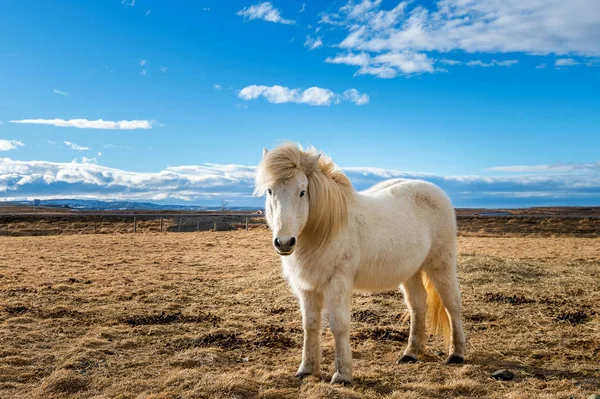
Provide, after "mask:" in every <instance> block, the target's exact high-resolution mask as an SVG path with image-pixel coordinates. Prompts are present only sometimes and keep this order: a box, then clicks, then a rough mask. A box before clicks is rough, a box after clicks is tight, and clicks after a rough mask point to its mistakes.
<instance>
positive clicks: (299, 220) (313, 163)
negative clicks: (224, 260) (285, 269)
mask: <svg viewBox="0 0 600 399" xmlns="http://www.w3.org/2000/svg"><path fill="white" fill-rule="evenodd" d="M254 193H255V194H256V195H266V204H265V209H266V212H265V214H266V218H267V223H268V224H269V227H271V230H272V231H273V245H274V246H275V250H276V251H277V253H278V254H280V255H283V256H286V255H291V254H292V253H293V252H294V249H295V248H298V246H299V245H300V246H301V247H302V250H304V248H309V247H310V248H311V251H313V252H314V253H317V252H318V251H319V250H320V249H321V248H323V247H325V246H326V245H327V244H328V243H329V242H330V240H331V238H332V237H333V236H334V235H335V234H336V233H337V232H338V231H340V230H341V229H342V228H343V227H344V226H346V222H347V219H348V206H349V203H350V202H351V201H352V200H353V198H354V193H355V192H354V188H353V187H352V184H351V183H350V180H348V178H347V177H346V176H345V175H344V174H343V173H342V172H341V171H340V170H339V169H338V168H337V167H336V166H335V165H334V163H333V162H332V161H331V160H330V159H329V158H328V157H327V156H321V154H320V153H318V152H317V151H316V150H314V149H311V150H308V151H304V150H302V148H299V147H298V146H297V145H295V144H291V143H290V144H284V145H281V146H279V147H277V148H275V149H273V150H271V151H267V150H264V151H263V159H262V161H261V162H260V164H259V165H258V169H257V173H256V189H255V191H254Z"/></svg>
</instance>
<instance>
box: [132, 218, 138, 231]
mask: <svg viewBox="0 0 600 399" xmlns="http://www.w3.org/2000/svg"><path fill="white" fill-rule="evenodd" d="M133 232H134V233H137V218H136V217H135V216H134V217H133Z"/></svg>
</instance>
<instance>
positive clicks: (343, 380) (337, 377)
mask: <svg viewBox="0 0 600 399" xmlns="http://www.w3.org/2000/svg"><path fill="white" fill-rule="evenodd" d="M350 382H352V379H351V378H350V377H345V376H343V375H342V374H340V373H338V372H337V371H336V372H335V374H334V375H333V377H331V383H332V384H342V385H347V384H350Z"/></svg>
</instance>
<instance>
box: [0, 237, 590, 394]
mask: <svg viewBox="0 0 600 399" xmlns="http://www.w3.org/2000/svg"><path fill="white" fill-rule="evenodd" d="M459 251H460V253H459V277H460V283H461V288H462V292H463V320H464V325H465V331H466V335H467V340H468V351H467V356H466V362H465V363H464V364H462V365H452V366H448V365H444V364H442V360H443V357H444V352H447V348H446V347H445V346H444V345H443V343H442V342H441V341H440V340H439V339H438V338H431V339H430V340H429V343H428V353H427V355H426V356H424V358H423V359H422V360H421V361H420V362H418V363H415V364H405V365H398V364H395V360H396V359H397V358H398V357H399V355H400V354H401V353H402V350H403V349H404V347H405V345H406V341H407V338H408V328H409V324H408V323H409V322H408V319H407V317H406V316H407V311H406V307H405V305H404V303H403V298H402V294H401V292H400V291H390V292H384V293H379V294H364V293H357V294H355V295H354V296H353V307H352V325H351V346H352V351H353V358H354V382H353V383H352V384H351V385H348V386H332V385H330V384H329V383H328V382H327V381H328V380H329V379H330V378H331V375H332V374H333V371H334V365H333V356H334V344H333V337H332V335H331V333H330V331H329V329H328V328H327V322H326V320H327V318H326V317H325V318H324V326H325V330H324V331H323V334H322V341H323V365H322V375H321V376H319V377H309V378H306V379H304V380H302V381H300V380H297V379H295V378H294V377H293V374H294V373H295V371H296V370H297V367H298V365H299V363H300V359H301V350H302V340H303V337H302V322H301V317H300V312H299V308H298V303H297V300H296V299H295V298H294V296H293V295H292V293H291V291H290V289H289V287H288V285H287V283H286V282H285V281H284V279H283V277H282V276H281V268H280V265H279V260H278V258H277V256H276V255H275V254H274V253H273V250H272V248H271V246H270V237H269V232H268V231H266V230H265V229H253V230H250V231H248V232H247V231H233V232H204V233H202V232H201V233H181V234H160V233H147V234H136V235H134V234H127V235H65V236H46V237H0V254H1V255H0V397H6V398H24V399H30V398H40V399H41V398H44V399H46V398H49V399H53V398H95V399H103V398H120V399H128V398H131V399H134V398H136V399H137V398H153V399H159V398H160V399H167V398H168V399H171V398H223V399H224V398H344V399H346V398H377V399H381V398H385V399H393V398H448V397H461V398H571V397H573V398H585V397H587V396H589V395H590V394H591V393H600V392H599V391H600V383H599V381H600V371H599V369H598V364H600V313H599V308H598V307H599V304H600V287H599V285H598V283H597V282H598V281H599V280H600V259H599V256H598V253H600V239H597V238H572V237H562V236H561V237H545V238H540V237H534V236H532V237H466V236H462V237H459ZM499 369H509V370H510V371H512V372H513V373H514V375H515V377H514V379H513V380H511V381H498V380H495V379H493V378H492V377H491V374H492V373H493V372H494V371H496V370H499Z"/></svg>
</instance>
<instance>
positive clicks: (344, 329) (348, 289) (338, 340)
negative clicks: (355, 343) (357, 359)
mask: <svg viewBox="0 0 600 399" xmlns="http://www.w3.org/2000/svg"><path fill="white" fill-rule="evenodd" d="M351 284H352V283H350V282H348V281H344V280H342V279H339V280H335V279H332V281H331V282H330V284H329V287H328V288H327V291H326V294H325V295H326V306H327V309H328V311H329V327H330V328H331V332H332V333H333V337H334V339H335V373H334V374H333V377H332V378H331V383H332V384H333V383H341V384H343V383H349V382H351V381H352V350H351V349H350V316H351V313H350V302H351V297H352V285H351Z"/></svg>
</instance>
